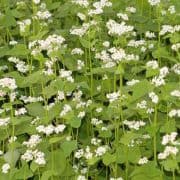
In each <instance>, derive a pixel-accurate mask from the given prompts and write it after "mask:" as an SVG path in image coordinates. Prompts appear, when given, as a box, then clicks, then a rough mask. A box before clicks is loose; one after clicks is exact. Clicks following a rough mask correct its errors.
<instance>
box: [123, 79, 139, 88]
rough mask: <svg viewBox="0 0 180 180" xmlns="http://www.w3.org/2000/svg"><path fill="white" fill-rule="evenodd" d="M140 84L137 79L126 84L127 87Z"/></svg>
mask: <svg viewBox="0 0 180 180" xmlns="http://www.w3.org/2000/svg"><path fill="white" fill-rule="evenodd" d="M138 82H140V81H139V80H136V79H132V80H131V81H127V82H126V84H127V86H133V85H135V84H137V83H138Z"/></svg>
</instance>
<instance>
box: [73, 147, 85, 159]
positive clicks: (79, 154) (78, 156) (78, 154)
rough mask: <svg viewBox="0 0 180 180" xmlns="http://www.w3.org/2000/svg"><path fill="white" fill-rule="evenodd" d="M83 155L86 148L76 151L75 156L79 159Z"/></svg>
mask: <svg viewBox="0 0 180 180" xmlns="http://www.w3.org/2000/svg"><path fill="white" fill-rule="evenodd" d="M83 155H84V150H83V149H78V150H77V151H76V152H75V154H74V157H75V158H77V159H80V158H81V157H82V156H83Z"/></svg>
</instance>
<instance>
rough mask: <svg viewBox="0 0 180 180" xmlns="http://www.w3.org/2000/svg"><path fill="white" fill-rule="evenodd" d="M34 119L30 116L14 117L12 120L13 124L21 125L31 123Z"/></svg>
mask: <svg viewBox="0 0 180 180" xmlns="http://www.w3.org/2000/svg"><path fill="white" fill-rule="evenodd" d="M31 119H32V117H29V116H20V117H13V118H11V121H12V124H14V125H19V124H21V123H23V122H29V123H30V121H31Z"/></svg>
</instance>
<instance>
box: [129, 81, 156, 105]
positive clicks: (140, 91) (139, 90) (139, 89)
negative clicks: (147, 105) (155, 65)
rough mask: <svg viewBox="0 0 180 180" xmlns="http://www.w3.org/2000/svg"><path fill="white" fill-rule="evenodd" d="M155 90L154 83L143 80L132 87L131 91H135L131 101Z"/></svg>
mask: <svg viewBox="0 0 180 180" xmlns="http://www.w3.org/2000/svg"><path fill="white" fill-rule="evenodd" d="M144 87H146V88H144ZM152 90H153V85H152V84H151V83H150V82H148V81H147V80H143V81H141V82H139V83H137V84H135V85H134V86H133V87H132V88H131V91H133V95H132V98H131V99H130V102H133V101H135V100H137V99H139V98H141V97H143V96H144V95H146V94H147V93H149V92H151V91H152Z"/></svg>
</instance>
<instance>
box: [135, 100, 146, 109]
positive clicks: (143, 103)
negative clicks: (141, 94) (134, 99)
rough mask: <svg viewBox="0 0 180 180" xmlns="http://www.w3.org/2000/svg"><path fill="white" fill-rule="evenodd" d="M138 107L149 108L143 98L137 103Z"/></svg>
mask: <svg viewBox="0 0 180 180" xmlns="http://www.w3.org/2000/svg"><path fill="white" fill-rule="evenodd" d="M136 107H137V108H140V109H146V108H147V101H145V100H142V101H141V102H140V103H137V105H136Z"/></svg>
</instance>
